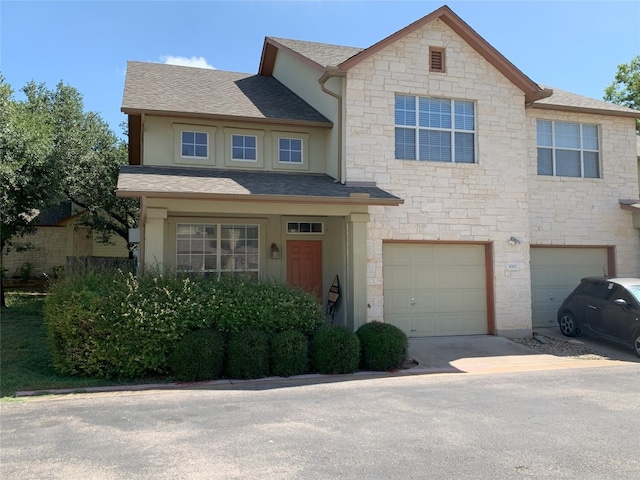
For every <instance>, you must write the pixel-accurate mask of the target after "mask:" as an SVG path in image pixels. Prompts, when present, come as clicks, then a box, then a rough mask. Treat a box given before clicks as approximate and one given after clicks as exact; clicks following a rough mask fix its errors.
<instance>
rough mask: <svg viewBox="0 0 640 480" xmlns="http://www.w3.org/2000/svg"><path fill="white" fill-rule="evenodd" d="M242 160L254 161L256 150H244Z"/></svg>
mask: <svg viewBox="0 0 640 480" xmlns="http://www.w3.org/2000/svg"><path fill="white" fill-rule="evenodd" d="M244 159H245V160H255V159H256V150H255V149H250V148H247V149H245V152H244Z"/></svg>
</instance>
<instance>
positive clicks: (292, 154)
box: [278, 138, 302, 164]
mask: <svg viewBox="0 0 640 480" xmlns="http://www.w3.org/2000/svg"><path fill="white" fill-rule="evenodd" d="M278 161H279V162H280V163H299V164H301V163H302V139H300V138H279V139H278Z"/></svg>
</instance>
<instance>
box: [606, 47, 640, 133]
mask: <svg viewBox="0 0 640 480" xmlns="http://www.w3.org/2000/svg"><path fill="white" fill-rule="evenodd" d="M604 99H605V100H606V101H608V102H613V103H617V104H618V105H624V106H625V107H629V108H633V109H634V110H640V55H638V56H637V57H635V58H633V59H632V60H631V62H629V63H628V64H622V65H618V72H617V73H616V76H615V78H614V81H613V82H612V83H611V85H609V86H608V87H607V88H606V89H605V91H604ZM636 133H637V134H638V135H640V119H636Z"/></svg>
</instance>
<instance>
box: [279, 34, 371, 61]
mask: <svg viewBox="0 0 640 480" xmlns="http://www.w3.org/2000/svg"><path fill="white" fill-rule="evenodd" d="M267 38H269V39H271V40H273V41H275V42H278V43H279V44H281V45H282V46H284V47H287V48H289V49H291V50H293V51H294V52H296V53H299V54H300V55H302V56H304V57H307V58H308V59H309V60H313V61H314V62H316V63H317V64H318V65H321V66H323V67H328V66H335V65H338V64H340V63H342V62H344V61H345V60H348V59H349V58H351V57H353V56H354V55H357V54H358V53H360V52H362V51H363V50H364V48H358V47H345V46H342V45H333V44H330V43H318V42H306V41H303V40H292V39H289V38H278V37H267Z"/></svg>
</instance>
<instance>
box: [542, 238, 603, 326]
mask: <svg viewBox="0 0 640 480" xmlns="http://www.w3.org/2000/svg"><path fill="white" fill-rule="evenodd" d="M607 259H608V255H607V249H606V248H571V247H566V248H544V247H531V308H532V314H533V326H534V327H556V326H557V325H558V322H557V320H556V318H557V317H556V314H557V312H558V308H559V307H560V305H561V304H562V302H563V301H564V299H565V298H566V297H567V295H569V294H570V293H571V291H572V290H573V289H574V288H575V287H576V286H577V285H578V284H579V283H580V279H581V278H583V277H588V276H591V275H604V274H605V273H608V260H607Z"/></svg>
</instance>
